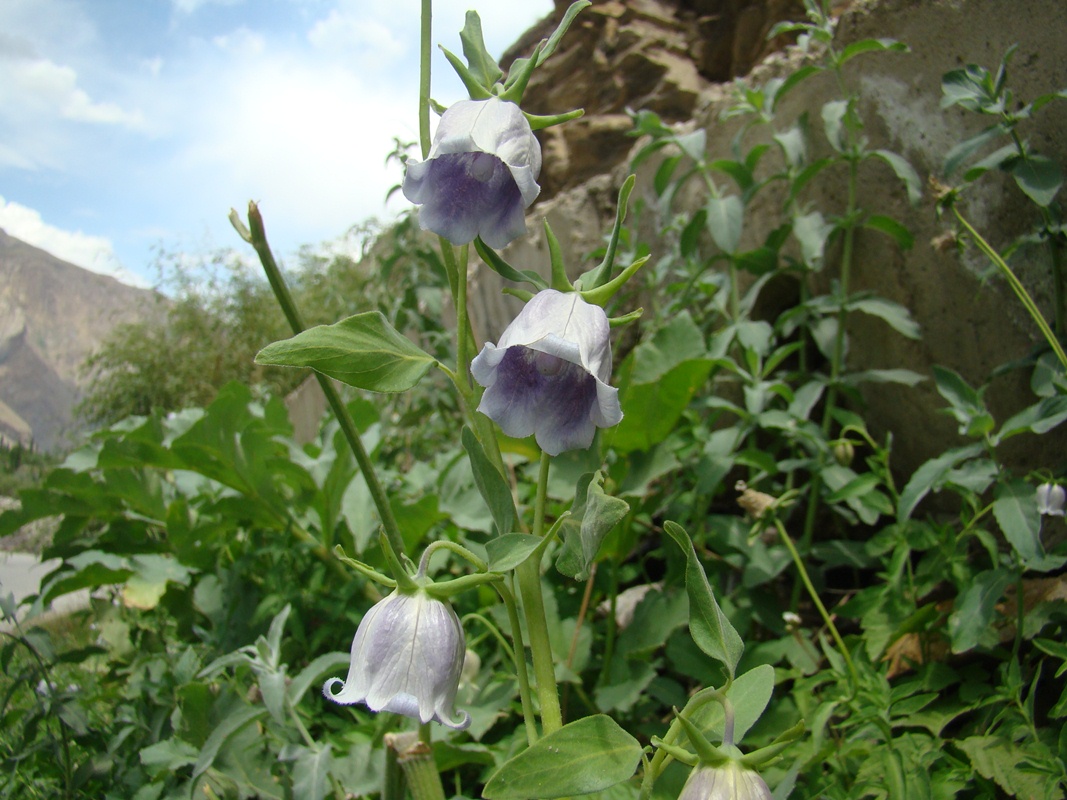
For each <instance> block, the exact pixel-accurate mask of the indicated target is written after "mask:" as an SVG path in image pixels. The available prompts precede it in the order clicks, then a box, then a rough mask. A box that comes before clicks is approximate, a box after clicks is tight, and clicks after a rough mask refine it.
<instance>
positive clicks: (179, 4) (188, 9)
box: [171, 0, 244, 14]
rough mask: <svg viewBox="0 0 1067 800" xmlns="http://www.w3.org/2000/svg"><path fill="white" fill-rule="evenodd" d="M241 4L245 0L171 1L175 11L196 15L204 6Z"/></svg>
mask: <svg viewBox="0 0 1067 800" xmlns="http://www.w3.org/2000/svg"><path fill="white" fill-rule="evenodd" d="M241 2H244V0H171V4H172V5H173V6H174V8H175V10H176V11H180V12H181V13H183V14H194V13H196V12H197V11H199V10H200V9H201V8H203V7H204V6H209V5H212V4H213V3H214V4H217V5H220V6H233V5H237V4H238V3H241Z"/></svg>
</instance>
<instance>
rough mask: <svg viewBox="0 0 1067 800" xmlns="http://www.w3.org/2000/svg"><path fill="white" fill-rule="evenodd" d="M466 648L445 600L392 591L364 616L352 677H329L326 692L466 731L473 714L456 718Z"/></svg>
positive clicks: (422, 593)
mask: <svg viewBox="0 0 1067 800" xmlns="http://www.w3.org/2000/svg"><path fill="white" fill-rule="evenodd" d="M465 651H466V640H465V637H464V635H463V626H462V625H461V624H460V621H459V617H458V616H456V612H455V611H453V610H452V606H451V605H449V603H448V602H447V601H444V600H438V599H436V598H433V597H430V596H429V595H428V594H427V593H426V592H425V591H423V590H421V589H419V590H416V591H414V592H412V593H405V592H401V591H399V590H398V591H394V592H393V593H392V594H390V595H389V596H388V597H386V598H385V599H383V600H381V601H379V602H378V603H377V604H376V605H374V607H373V608H371V609H370V611H368V612H367V613H366V615H365V616H364V617H363V619H362V621H360V623H359V628H357V630H356V636H355V638H354V639H353V640H352V655H351V663H350V664H349V667H348V677H346V678H345V679H344V681H342V680H341V679H340V678H331V679H330V680H328V681H326V683H325V684H324V685H323V687H322V693H323V694H324V695H325V696H326V698H327V699H328V700H332V701H334V702H335V703H341V704H342V705H351V704H353V703H365V704H366V705H367V707H368V708H369V709H370V710H371V711H392V712H394V713H396V714H403V715H405V716H408V717H413V718H414V719H417V720H419V721H420V722H423V723H425V722H429V721H430V720H431V719H432V720H436V721H437V722H440V723H441V724H442V725H447V726H448V727H450V728H455V729H457V730H463V729H464V728H466V727H467V726H468V725H470V723H471V718H470V714H468V713H467V712H466V711H464V712H461V713H460V714H459V716H458V719H457V714H456V711H455V708H454V706H455V702H456V689H457V688H458V686H459V680H460V675H461V673H462V670H463V655H464V652H465ZM338 685H340V686H338Z"/></svg>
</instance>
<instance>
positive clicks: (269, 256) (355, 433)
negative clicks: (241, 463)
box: [231, 203, 405, 554]
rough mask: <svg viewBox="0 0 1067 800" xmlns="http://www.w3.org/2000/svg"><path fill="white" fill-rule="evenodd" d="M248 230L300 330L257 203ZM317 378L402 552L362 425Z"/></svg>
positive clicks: (250, 211) (317, 375)
mask: <svg viewBox="0 0 1067 800" xmlns="http://www.w3.org/2000/svg"><path fill="white" fill-rule="evenodd" d="M233 216H236V215H233ZM231 219H232V218H231ZM234 221H235V223H236V222H237V221H236V220H234ZM239 230H240V229H239ZM248 233H249V237H248V242H249V244H251V245H252V247H253V248H254V249H255V251H256V254H257V255H258V256H259V261H260V263H261V264H262V265H263V271H264V272H265V273H266V275H267V280H268V281H270V287H271V289H272V290H274V296H275V298H277V300H278V305H280V306H281V308H282V313H284V314H285V318H286V320H288V322H289V327H290V328H291V329H292V331H293V334H294V335H295V334H298V333H301V332H302V331H303V330H304V328H305V326H304V321H303V319H302V317H301V316H300V312H299V311H298V310H297V307H296V303H295V302H294V301H293V296H292V294H291V293H290V292H289V287H288V285H286V283H285V277H284V276H283V275H282V272H281V270H280V269H279V268H278V263H277V262H276V261H275V260H274V254H273V253H272V252H271V249H270V245H269V244H268V243H267V232H266V229H265V228H264V226H263V217H262V215H261V214H260V213H259V207H258V206H257V205H256V204H255V203H249V204H248ZM315 378H316V379H317V380H318V382H319V386H320V387H322V393H323V394H324V395H325V396H326V402H327V403H328V404H329V406H330V408H331V409H332V410H333V413H334V416H336V417H337V422H338V424H339V425H340V426H341V431H342V433H344V437H345V440H346V441H347V442H348V446H349V447H350V448H351V449H352V453H353V455H355V457H356V463H357V464H359V470H360V472H361V473H362V474H363V479H364V480H365V481H366V482H367V488H368V489H369V490H370V494H371V498H372V499H373V500H374V506H375V508H377V509H378V516H379V517H380V519H381V521H382V527H384V528H385V535H386V536H388V537H389V543H390V544H391V545H392V546H393V549H394V550H395V551H396V552H397V553H398V554H403V553H404V552H405V548H404V537H403V536H401V534H400V526H399V525H397V522H396V518H395V517H394V516H393V509H392V506H390V505H389V498H388V497H386V495H385V490H384V489H382V484H381V482H380V481H379V480H378V473H377V472H375V469H374V463H373V462H372V461H371V460H370V456H368V455H367V450H366V448H365V447H364V446H363V440H362V438H360V435H359V429H358V428H357V427H356V423H355V422H353V421H352V416H351V415H350V414H349V413H348V409H347V408H346V407H345V404H344V402H342V400H341V395H340V394H339V393H338V392H337V389H336V388H335V387H334V385H333V383H332V382H331V381H330V379H329V378H327V377H326V376H325V375H323V374H321V373H319V372H316V373H315Z"/></svg>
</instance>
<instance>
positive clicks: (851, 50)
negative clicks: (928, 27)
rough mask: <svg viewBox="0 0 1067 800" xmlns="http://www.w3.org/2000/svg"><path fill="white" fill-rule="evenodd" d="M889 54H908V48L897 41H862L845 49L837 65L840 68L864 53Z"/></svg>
mask: <svg viewBox="0 0 1067 800" xmlns="http://www.w3.org/2000/svg"><path fill="white" fill-rule="evenodd" d="M887 52H889V53H906V52H908V46H907V45H906V44H904V43H903V42H898V41H897V40H896V39H861V40H860V41H858V42H853V43H852V44H850V45H848V46H847V47H845V49H844V50H842V51H841V55H840V56H838V59H837V63H838V65H839V66H840V65H842V64H844V63H845V62H846V61H850V60H852V59H853V58H855V57H856V56H858V55H861V54H863V53H887Z"/></svg>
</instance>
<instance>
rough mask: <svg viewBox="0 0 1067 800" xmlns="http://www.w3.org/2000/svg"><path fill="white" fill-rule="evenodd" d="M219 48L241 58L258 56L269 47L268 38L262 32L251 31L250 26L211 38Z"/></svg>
mask: <svg viewBox="0 0 1067 800" xmlns="http://www.w3.org/2000/svg"><path fill="white" fill-rule="evenodd" d="M211 43H212V44H214V45H215V46H216V47H217V48H219V49H220V50H222V51H223V52H225V53H229V54H231V55H234V56H238V57H241V58H248V57H251V56H258V55H259V54H261V53H262V52H263V51H264V50H266V49H267V40H266V39H264V38H263V35H262V34H259V33H256V32H255V31H251V30H249V29H248V28H244V27H241V28H238V29H237V30H235V31H233V32H232V33H227V34H223V35H221V36H216V37H215V38H213V39H212V40H211Z"/></svg>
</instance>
